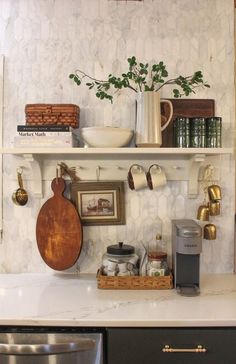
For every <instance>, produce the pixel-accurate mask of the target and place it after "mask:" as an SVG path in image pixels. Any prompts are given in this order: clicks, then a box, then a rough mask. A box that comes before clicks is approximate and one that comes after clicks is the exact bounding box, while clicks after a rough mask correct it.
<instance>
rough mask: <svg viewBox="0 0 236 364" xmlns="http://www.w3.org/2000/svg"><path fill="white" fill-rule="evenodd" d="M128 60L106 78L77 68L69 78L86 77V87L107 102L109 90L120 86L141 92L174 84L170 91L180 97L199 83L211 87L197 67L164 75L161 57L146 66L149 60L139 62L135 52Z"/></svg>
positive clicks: (109, 96) (83, 79)
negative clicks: (188, 72)
mask: <svg viewBox="0 0 236 364" xmlns="http://www.w3.org/2000/svg"><path fill="white" fill-rule="evenodd" d="M127 61H128V65H129V69H128V72H127V73H122V75H121V76H120V77H117V76H114V75H112V74H109V76H108V78H107V80H105V81H104V80H98V79H96V78H94V77H91V76H89V75H87V74H86V73H85V72H83V71H81V70H77V71H75V73H71V74H70V75H69V78H70V79H72V80H73V81H74V82H75V83H76V85H78V86H80V85H81V84H82V83H83V82H84V81H85V82H86V83H85V84H86V86H87V87H88V88H89V90H92V89H95V92H96V96H97V97H98V98H99V99H100V100H104V99H108V100H109V101H110V102H113V95H112V91H113V90H115V91H118V90H121V89H123V88H128V89H131V90H132V91H135V92H143V91H159V90H160V89H161V88H162V87H164V86H165V85H176V87H178V88H174V89H173V90H172V92H173V96H174V97H175V98H179V97H181V96H183V95H185V96H189V95H190V94H191V93H195V89H196V88H198V87H200V86H202V87H210V86H209V84H207V83H206V82H205V81H204V80H203V74H202V72H201V71H196V72H194V73H193V75H191V76H185V77H184V76H178V77H176V78H171V79H167V77H168V71H167V69H166V65H165V64H164V63H163V62H162V61H161V62H159V63H157V64H153V65H152V66H149V64H148V63H141V62H138V61H137V59H136V57H135V56H132V57H131V58H128V59H127Z"/></svg>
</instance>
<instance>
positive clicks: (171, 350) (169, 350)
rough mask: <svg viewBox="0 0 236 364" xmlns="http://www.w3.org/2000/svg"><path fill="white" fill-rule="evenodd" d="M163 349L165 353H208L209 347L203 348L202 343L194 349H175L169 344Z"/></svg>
mask: <svg viewBox="0 0 236 364" xmlns="http://www.w3.org/2000/svg"><path fill="white" fill-rule="evenodd" d="M162 351H163V353H206V351H207V349H205V348H203V347H202V345H198V346H197V347H196V348H194V349H174V348H171V347H170V346H169V345H165V347H164V348H163V349H162Z"/></svg>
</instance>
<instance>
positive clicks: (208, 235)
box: [203, 224, 216, 240]
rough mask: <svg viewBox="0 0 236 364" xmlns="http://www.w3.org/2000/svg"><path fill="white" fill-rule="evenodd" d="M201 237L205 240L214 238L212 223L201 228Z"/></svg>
mask: <svg viewBox="0 0 236 364" xmlns="http://www.w3.org/2000/svg"><path fill="white" fill-rule="evenodd" d="M203 238H204V239H207V240H215V239H216V226H215V225H214V224H206V225H205V226H204V229H203Z"/></svg>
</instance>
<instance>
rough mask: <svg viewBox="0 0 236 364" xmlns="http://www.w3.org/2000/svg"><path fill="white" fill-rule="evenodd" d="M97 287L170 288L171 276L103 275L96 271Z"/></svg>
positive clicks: (171, 286) (171, 283)
mask: <svg viewBox="0 0 236 364" xmlns="http://www.w3.org/2000/svg"><path fill="white" fill-rule="evenodd" d="M97 287H98V288H101V289H172V288H173V276H172V274H170V275H168V276H159V277H149V276H129V277H127V276H126V277H122V276H114V277H113V276H105V275H102V273H101V270H100V269H99V270H98V272H97Z"/></svg>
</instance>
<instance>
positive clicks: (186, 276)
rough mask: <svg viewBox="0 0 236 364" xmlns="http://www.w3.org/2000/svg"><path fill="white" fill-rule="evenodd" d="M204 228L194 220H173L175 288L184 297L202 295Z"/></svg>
mask: <svg viewBox="0 0 236 364" xmlns="http://www.w3.org/2000/svg"><path fill="white" fill-rule="evenodd" d="M201 251H202V228H201V226H199V225H198V224H197V223H196V222H195V221H194V220H188V219H180V220H172V268H173V274H174V282H175V288H176V289H177V292H178V293H180V294H181V295H183V296H196V295H198V294H199V293H200V253H201Z"/></svg>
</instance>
